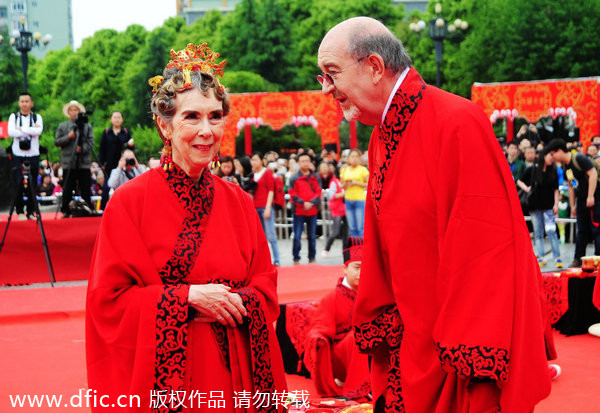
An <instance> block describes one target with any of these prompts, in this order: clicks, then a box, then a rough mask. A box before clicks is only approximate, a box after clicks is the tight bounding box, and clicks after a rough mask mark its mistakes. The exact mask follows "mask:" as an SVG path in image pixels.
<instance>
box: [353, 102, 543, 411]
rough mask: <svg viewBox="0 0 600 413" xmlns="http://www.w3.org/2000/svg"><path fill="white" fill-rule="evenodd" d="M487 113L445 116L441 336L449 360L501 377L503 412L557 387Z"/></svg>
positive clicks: (437, 337)
mask: <svg viewBox="0 0 600 413" xmlns="http://www.w3.org/2000/svg"><path fill="white" fill-rule="evenodd" d="M479 112H480V111H477V110H474V109H473V110H470V111H463V112H462V115H461V116H460V117H459V118H460V119H456V116H455V120H448V121H447V122H439V123H440V128H441V130H439V131H438V133H437V135H438V136H441V137H442V138H441V144H440V149H439V152H438V153H437V155H436V156H437V159H434V162H433V163H434V164H435V165H437V168H434V169H433V171H434V175H433V176H432V178H431V180H432V182H433V187H434V188H433V190H434V193H435V194H436V211H437V212H436V215H437V221H438V222H437V227H438V234H437V240H438V250H439V257H440V262H439V267H438V274H437V280H438V282H437V289H436V291H435V292H432V293H435V297H436V307H437V308H439V312H438V317H437V320H436V321H435V325H434V330H433V339H434V341H435V344H436V346H437V349H438V353H439V358H440V362H441V365H442V368H444V369H445V370H446V371H448V372H453V373H456V374H458V375H460V376H466V377H475V378H479V379H485V380H493V381H495V382H497V383H498V385H499V386H500V388H501V390H502V399H501V406H502V411H511V412H513V411H514V412H517V411H529V410H531V409H533V406H534V404H535V403H536V402H537V401H539V400H541V399H542V398H544V397H545V396H546V395H547V394H548V392H549V381H548V368H547V361H546V357H545V350H544V338H543V329H544V323H543V317H542V306H541V301H540V297H541V295H540V286H541V274H540V270H539V267H538V265H537V263H536V260H535V255H534V253H533V249H532V245H531V239H530V237H529V233H528V231H527V229H526V226H525V222H524V219H523V214H522V212H521V209H520V206H519V201H518V197H517V193H516V190H515V186H514V183H513V180H512V176H511V173H510V170H509V168H508V165H506V161H505V159H504V158H503V156H502V153H501V149H500V147H499V145H498V144H497V142H496V140H495V138H494V136H493V132H492V130H491V128H490V125H489V121H488V120H487V119H486V118H485V116H484V115H483V113H479ZM361 281H362V280H361ZM523 389H527V391H526V392H524V391H523ZM517 406H519V407H517ZM523 406H525V409H529V410H522V408H523Z"/></svg>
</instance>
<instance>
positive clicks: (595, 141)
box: [502, 124, 600, 268]
mask: <svg viewBox="0 0 600 413" xmlns="http://www.w3.org/2000/svg"><path fill="white" fill-rule="evenodd" d="M502 147H503V150H504V152H505V156H506V159H507V162H508V165H509V167H510V170H511V173H512V176H513V179H514V181H515V185H516V189H517V191H518V193H519V198H520V200H521V208H522V209H523V213H524V215H526V216H527V215H529V216H530V221H531V223H528V225H529V227H530V230H533V233H534V237H533V239H534V246H535V251H536V256H537V259H538V263H539V264H540V266H544V265H546V259H545V249H544V237H545V236H547V237H548V239H549V241H550V246H551V251H552V254H553V257H554V264H555V267H557V268H562V267H563V262H562V259H561V256H560V246H559V244H560V243H562V244H564V243H565V223H564V221H562V222H556V218H563V219H564V218H575V219H576V228H577V232H576V248H575V257H574V259H573V262H572V263H571V264H570V266H571V267H579V266H581V257H582V256H583V255H585V249H586V248H585V247H586V245H587V244H588V242H590V241H594V244H595V245H596V248H595V253H596V255H598V253H600V230H599V229H598V225H596V224H597V221H599V222H600V209H599V206H600V205H599V204H600V202H598V201H597V200H596V199H595V197H596V194H595V193H598V197H599V200H600V191H599V190H597V189H596V188H597V185H596V182H597V175H598V173H597V171H598V169H599V168H600V164H599V163H598V157H599V153H598V152H599V151H598V149H599V147H600V135H598V136H594V137H593V138H592V139H591V142H590V143H589V144H588V145H587V146H586V147H584V146H583V144H582V143H581V142H579V141H576V140H575V141H570V142H566V141H565V140H563V139H560V138H555V139H551V140H543V139H540V137H539V134H538V131H537V128H536V127H535V125H533V124H525V125H523V126H522V127H521V129H520V130H519V132H518V133H517V135H516V138H515V140H513V141H511V142H508V143H507V144H505V145H502ZM594 176H595V178H594ZM588 192H590V193H588ZM596 210H597V211H596ZM590 217H591V220H590Z"/></svg>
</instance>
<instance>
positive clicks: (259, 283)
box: [240, 190, 279, 323]
mask: <svg viewBox="0 0 600 413" xmlns="http://www.w3.org/2000/svg"><path fill="white" fill-rule="evenodd" d="M240 196H242V198H243V203H244V208H245V209H246V218H247V220H248V223H249V225H250V230H251V234H253V238H254V240H253V244H254V254H253V257H252V262H251V263H250V266H249V270H248V278H247V280H248V282H247V285H246V286H247V287H248V288H251V289H252V290H253V291H255V292H256V293H257V298H258V300H259V301H260V307H261V308H262V310H263V311H264V313H265V317H266V321H267V322H268V323H272V322H274V321H275V320H277V317H278V316H279V301H278V299H277V269H276V268H275V266H274V265H273V264H272V263H271V253H270V251H269V246H268V244H267V239H266V238H265V233H264V231H263V230H262V226H261V225H260V220H259V218H258V214H257V213H256V210H255V209H254V205H253V203H252V199H251V198H250V196H248V195H247V194H245V193H241V190H240Z"/></svg>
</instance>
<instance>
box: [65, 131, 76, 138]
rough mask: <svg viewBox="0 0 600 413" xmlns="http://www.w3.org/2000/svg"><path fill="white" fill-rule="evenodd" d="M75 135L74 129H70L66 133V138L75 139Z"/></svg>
mask: <svg viewBox="0 0 600 413" xmlns="http://www.w3.org/2000/svg"><path fill="white" fill-rule="evenodd" d="M76 136H77V134H76V133H75V131H74V130H72V131H71V132H69V134H68V135H67V138H69V139H75V137H76Z"/></svg>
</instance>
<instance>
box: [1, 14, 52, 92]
mask: <svg viewBox="0 0 600 413" xmlns="http://www.w3.org/2000/svg"><path fill="white" fill-rule="evenodd" d="M25 22H26V20H25V16H21V18H20V19H19V30H17V29H15V30H13V32H12V37H11V38H10V45H11V46H13V47H14V48H15V49H17V51H18V52H20V53H21V69H22V70H23V85H24V90H23V91H24V92H25V93H27V70H28V68H29V56H28V55H27V53H29V51H30V50H31V49H32V48H33V46H39V45H40V40H41V42H42V44H43V45H44V46H46V45H47V44H48V43H50V41H51V40H52V36H51V35H49V34H47V35H45V36H44V37H43V38H42V34H41V33H40V32H35V33H31V32H28V31H27V30H25ZM3 40H4V38H3V37H2V36H0V43H2V41H3Z"/></svg>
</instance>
